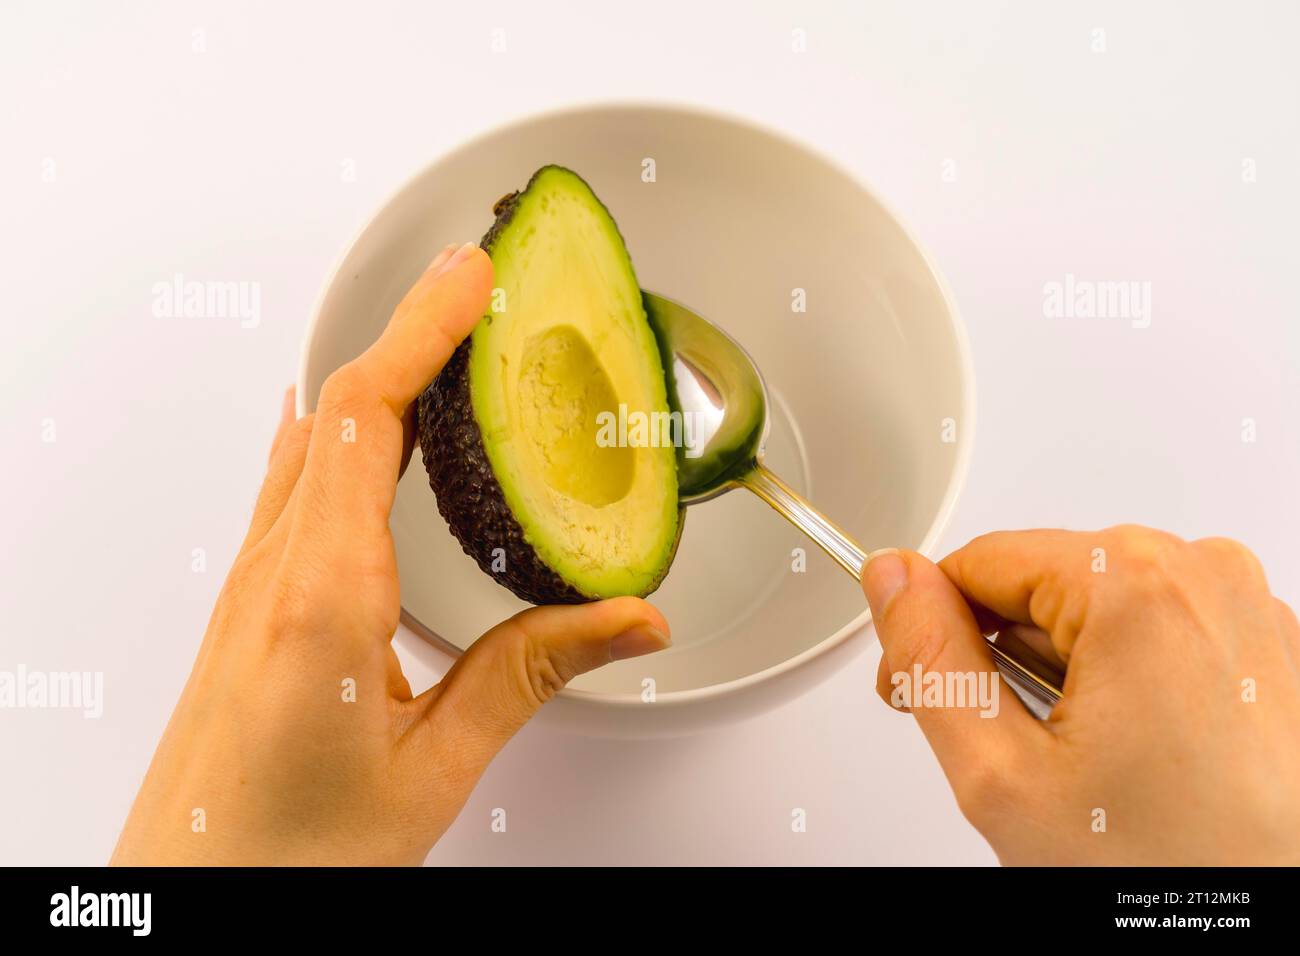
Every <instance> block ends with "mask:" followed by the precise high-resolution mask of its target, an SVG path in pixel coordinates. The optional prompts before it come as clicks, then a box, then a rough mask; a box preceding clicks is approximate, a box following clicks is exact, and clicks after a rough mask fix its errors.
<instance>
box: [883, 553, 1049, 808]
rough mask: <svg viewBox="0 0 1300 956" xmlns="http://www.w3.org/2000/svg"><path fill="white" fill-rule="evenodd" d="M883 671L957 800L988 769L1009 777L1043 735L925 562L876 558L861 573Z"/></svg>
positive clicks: (963, 607)
mask: <svg viewBox="0 0 1300 956" xmlns="http://www.w3.org/2000/svg"><path fill="white" fill-rule="evenodd" d="M862 586H863V590H864V591H865V592H866V594H867V600H868V601H869V602H870V604H871V611H872V617H873V618H874V620H875V626H876V633H877V635H878V636H879V637H880V644H881V647H882V648H883V650H884V656H885V660H886V661H888V667H889V669H890V685H891V686H890V690H891V695H892V696H893V700H892V701H891V703H892V704H893V705H894V706H897V705H898V704H903V705H906V706H909V707H910V709H911V712H912V714H913V715H914V716H915V717H916V720H917V723H918V724H919V725H920V727H921V730H922V731H923V732H924V733H925V736H926V739H927V740H928V741H929V743H930V746H931V748H932V749H933V750H934V752H935V756H936V757H938V759H939V763H940V764H941V765H942V766H943V769H944V772H945V773H946V774H947V775H948V779H949V781H950V782H951V783H952V785H953V788H954V790H956V791H957V792H958V793H959V794H960V793H961V792H962V789H963V787H966V786H968V785H970V783H971V781H973V780H979V779H982V778H983V775H984V774H985V773H986V772H987V771H988V770H989V769H990V768H993V769H995V770H997V771H998V772H1000V773H1007V774H1009V775H1010V776H1012V777H1014V775H1015V770H1014V769H1013V768H1015V767H1018V766H1022V765H1023V762H1022V753H1021V752H1022V751H1024V750H1025V749H1026V746H1027V745H1028V744H1029V743H1030V742H1032V741H1033V740H1035V739H1038V738H1039V737H1041V736H1042V735H1043V734H1044V733H1045V731H1044V730H1043V728H1042V727H1041V726H1040V725H1039V723H1038V721H1037V720H1035V719H1034V718H1033V717H1032V716H1031V715H1030V714H1029V712H1028V711H1027V710H1025V708H1024V707H1023V705H1021V703H1020V701H1019V699H1018V698H1017V697H1016V696H1015V693H1014V692H1011V691H1010V689H1009V688H1007V687H1005V686H1004V685H1002V681H1001V676H1000V675H999V673H998V670H997V667H996V666H995V665H994V663H993V656H992V654H990V653H989V649H988V645H987V644H986V643H985V641H984V638H983V637H982V636H981V635H980V631H979V626H978V625H977V623H976V621H975V616H974V615H973V614H972V613H971V609H970V608H969V607H968V606H967V604H966V602H965V601H964V600H963V599H962V597H961V595H960V594H959V593H958V592H957V589H956V588H954V587H953V586H952V583H951V582H950V581H949V580H948V579H947V578H946V577H945V576H944V575H943V572H941V571H940V570H939V568H938V567H936V566H935V565H934V564H932V563H931V562H929V561H927V560H926V559H925V558H923V557H921V555H919V554H916V553H914V552H910V551H904V552H899V551H892V550H890V551H885V552H876V553H875V554H873V555H871V557H870V558H869V559H868V561H867V565H866V567H865V568H864V569H863V574H862Z"/></svg>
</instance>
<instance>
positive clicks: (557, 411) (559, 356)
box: [418, 166, 682, 603]
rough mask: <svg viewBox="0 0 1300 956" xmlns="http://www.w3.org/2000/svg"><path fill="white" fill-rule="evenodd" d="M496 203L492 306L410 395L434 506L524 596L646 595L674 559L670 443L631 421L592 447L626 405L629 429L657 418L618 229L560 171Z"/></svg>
mask: <svg viewBox="0 0 1300 956" xmlns="http://www.w3.org/2000/svg"><path fill="white" fill-rule="evenodd" d="M496 212H497V220H496V222H495V223H494V225H493V226H492V229H491V230H490V231H489V232H488V234H487V236H485V237H484V240H483V247H484V249H485V250H486V251H487V252H488V253H489V255H490V256H491V258H492V262H493V267H494V269H495V275H496V285H497V290H498V291H497V293H496V296H497V298H496V302H497V303H498V304H499V305H501V306H503V307H502V308H501V310H500V311H498V312H494V313H490V314H489V315H487V316H485V317H484V319H483V320H482V321H480V322H479V324H478V325H477V326H476V327H475V329H474V331H473V333H471V335H470V337H469V338H468V339H466V341H465V342H464V343H462V344H461V346H460V347H459V348H458V349H457V351H456V354H455V355H454V356H453V358H452V360H451V361H450V362H449V363H448V365H447V367H446V368H444V369H443V371H442V373H440V374H439V376H438V378H437V379H435V381H434V382H433V384H432V385H430V387H429V389H428V390H426V392H425V394H424V395H423V396H421V398H420V401H419V407H418V415H419V422H418V424H419V432H420V444H421V449H422V451H423V454H424V460H425V466H426V469H427V470H428V472H429V479H430V484H431V485H432V487H433V489H434V491H435V493H436V494H437V498H438V508H439V511H440V512H441V513H442V514H443V517H444V518H446V520H447V522H448V525H449V526H450V528H451V530H452V533H453V534H454V535H455V536H456V538H457V539H458V540H459V541H460V543H461V545H462V547H463V548H464V549H465V551H466V552H467V553H468V554H470V555H471V556H472V557H474V558H475V559H476V560H477V561H478V563H479V566H480V567H481V568H483V570H484V571H486V572H487V573H489V574H492V575H493V577H495V578H496V579H497V580H499V581H500V582H501V583H502V584H504V585H506V586H507V587H509V588H510V589H511V590H512V591H514V592H515V593H516V594H517V595H519V596H520V597H522V598H524V599H525V600H529V601H532V602H534V603H555V602H566V603H572V602H578V601H585V600H592V599H596V598H603V597H613V596H617V595H623V594H634V595H645V594H648V593H650V592H651V591H653V590H654V589H655V588H656V587H657V586H658V585H659V583H660V581H661V580H662V579H663V577H664V575H665V574H666V573H667V571H668V567H669V565H670V564H671V562H672V559H673V555H674V553H675V552H676V548H677V541H678V538H679V536H680V531H681V524H682V514H681V511H680V509H679V506H678V502H677V472H676V457H675V450H674V449H673V448H672V447H671V445H668V444H666V443H658V447H656V446H655V444H651V443H647V442H646V441H645V438H646V437H647V436H646V433H644V432H643V433H641V434H640V436H639V437H640V439H641V440H640V441H637V437H638V433H637V431H636V429H635V428H629V429H628V436H629V437H630V438H632V439H633V440H632V441H629V442H628V443H626V444H623V445H616V446H612V447H603V446H602V441H598V437H601V438H603V439H608V438H609V437H610V435H611V432H610V431H609V429H608V423H609V421H610V420H611V419H612V420H614V421H617V420H618V419H619V417H620V409H621V408H622V409H623V413H624V415H625V419H624V420H626V421H629V422H635V421H636V417H637V415H638V413H639V414H640V415H642V416H645V417H646V418H647V419H649V420H651V421H653V420H654V418H653V416H654V415H655V414H656V413H658V414H660V415H664V414H666V413H667V412H668V398H667V391H666V386H665V380H664V372H663V366H662V363H661V360H660V356H659V350H658V346H657V344H656V341H655V337H654V334H653V333H652V331H651V329H650V326H649V323H648V322H647V320H646V316H645V312H644V309H643V306H642V302H641V291H640V286H639V283H638V282H637V278H636V274H635V272H634V271H633V268H632V263H631V260H630V259H629V257H628V254H627V250H626V248H625V247H624V245H623V240H622V237H621V236H620V235H619V232H618V228H617V226H616V225H615V224H614V221H613V219H612V218H611V217H610V215H609V213H608V212H607V211H606V209H605V207H604V206H603V205H601V203H600V201H599V200H598V199H597V198H596V196H595V195H594V194H593V193H592V191H591V189H590V188H589V187H588V186H587V184H586V183H585V182H583V181H582V179H581V178H579V177H578V176H577V175H576V174H575V173H573V172H571V171H569V170H567V169H563V168H561V167H557V166H547V167H543V168H542V169H540V170H538V172H537V173H536V174H534V176H533V178H532V179H531V180H530V181H529V183H528V186H527V187H526V188H525V189H524V190H523V191H522V192H520V193H516V194H513V195H511V196H508V197H506V198H505V199H504V200H502V201H501V202H500V203H498V205H497V207H496ZM602 416H608V417H602ZM602 423H604V424H606V430H605V431H603V432H602V430H601V427H600V426H601V424H602ZM613 437H615V438H618V437H619V435H618V431H617V428H615V430H614V432H613ZM498 549H500V550H498ZM503 565H504V566H503Z"/></svg>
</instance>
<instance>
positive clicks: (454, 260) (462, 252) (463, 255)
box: [443, 242, 478, 271]
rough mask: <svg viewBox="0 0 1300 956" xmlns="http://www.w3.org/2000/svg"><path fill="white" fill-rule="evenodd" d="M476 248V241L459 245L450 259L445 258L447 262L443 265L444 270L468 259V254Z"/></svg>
mask: <svg viewBox="0 0 1300 956" xmlns="http://www.w3.org/2000/svg"><path fill="white" fill-rule="evenodd" d="M477 248H478V243H476V242H467V243H465V244H464V245H463V246H461V247H460V248H459V249H457V250H456V252H455V254H453V255H452V257H451V258H450V259H448V260H447V264H446V265H445V266H444V267H443V269H444V271H445V270H448V269H454V268H456V267H457V266H458V265H460V264H461V263H462V262H464V261H465V260H466V259H468V258H469V257H470V254H471V253H472V252H473V251H474V250H475V249H477Z"/></svg>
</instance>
